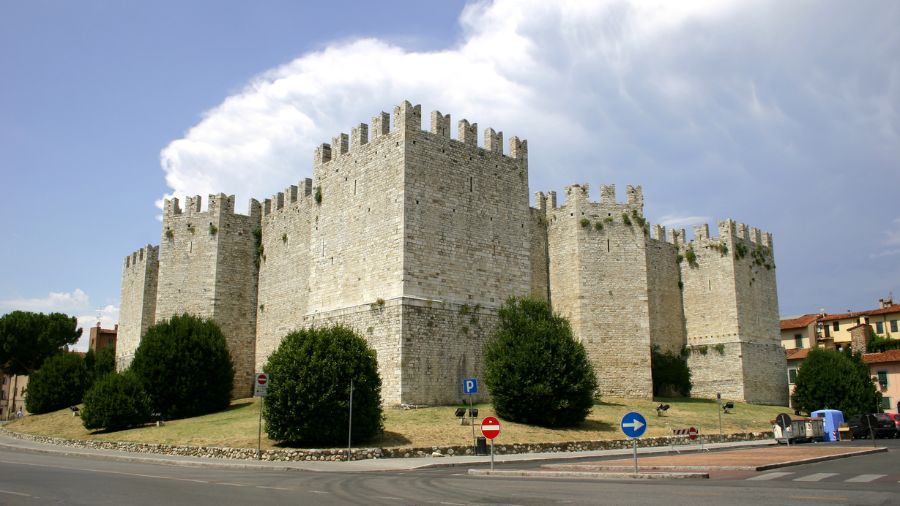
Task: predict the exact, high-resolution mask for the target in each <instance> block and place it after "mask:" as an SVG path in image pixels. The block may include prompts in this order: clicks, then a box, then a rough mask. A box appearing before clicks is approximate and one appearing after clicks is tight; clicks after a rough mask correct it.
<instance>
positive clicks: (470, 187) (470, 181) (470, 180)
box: [469, 176, 472, 192]
mask: <svg viewBox="0 0 900 506" xmlns="http://www.w3.org/2000/svg"><path fill="white" fill-rule="evenodd" d="M469 191H470V192H471V191H472V176H469Z"/></svg>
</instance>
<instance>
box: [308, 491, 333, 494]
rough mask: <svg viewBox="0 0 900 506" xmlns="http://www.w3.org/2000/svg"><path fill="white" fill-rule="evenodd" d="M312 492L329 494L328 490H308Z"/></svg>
mask: <svg viewBox="0 0 900 506" xmlns="http://www.w3.org/2000/svg"><path fill="white" fill-rule="evenodd" d="M310 492H312V493H313V494H329V493H330V492H326V491H324V490H310Z"/></svg>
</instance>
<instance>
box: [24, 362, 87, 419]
mask: <svg viewBox="0 0 900 506" xmlns="http://www.w3.org/2000/svg"><path fill="white" fill-rule="evenodd" d="M89 381H90V377H89V375H88V371H87V368H86V367H85V365H84V359H83V358H81V356H80V355H78V354H77V353H62V354H59V355H54V356H52V357H50V358H48V359H47V360H46V361H44V365H42V366H41V368H40V369H38V370H37V371H34V372H33V373H31V375H30V376H29V377H28V395H26V396H25V408H27V409H28V411H29V412H31V413H34V414H36V415H39V414H41V413H49V412H51V411H56V410H58V409H62V408H66V407H69V406H74V405H76V404H80V403H81V399H82V397H84V392H85V390H86V389H87V387H88V384H89Z"/></svg>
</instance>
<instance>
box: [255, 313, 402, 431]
mask: <svg viewBox="0 0 900 506" xmlns="http://www.w3.org/2000/svg"><path fill="white" fill-rule="evenodd" d="M263 370H264V371H265V372H266V373H268V374H270V375H271V377H270V380H269V387H268V392H267V396H266V398H265V404H264V406H265V408H264V411H263V413H264V415H265V419H266V432H267V433H268V434H269V437H270V438H272V439H275V440H277V441H288V442H292V443H297V444H303V445H332V444H339V443H344V442H346V441H347V427H348V422H349V407H350V406H349V404H350V381H351V379H352V380H353V424H352V431H353V432H352V439H353V441H357V442H359V441H365V440H368V439H371V438H372V437H373V436H375V435H376V434H379V433H381V431H382V429H383V427H384V422H383V417H382V411H381V377H380V376H379V375H378V363H377V361H376V359H375V352H374V351H373V350H372V349H371V348H369V346H368V344H366V341H365V339H363V338H362V337H360V336H359V335H357V334H356V333H355V332H353V331H352V330H350V329H349V328H347V327H343V326H335V327H325V328H314V329H304V330H298V331H296V332H293V333H291V334H288V335H287V336H286V337H285V338H284V340H283V341H282V342H281V345H280V346H279V347H278V349H277V350H276V351H275V353H273V354H272V355H271V356H270V357H269V361H268V363H267V364H266V366H265V367H264V369H263Z"/></svg>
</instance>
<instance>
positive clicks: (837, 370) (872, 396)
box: [793, 348, 881, 417]
mask: <svg viewBox="0 0 900 506" xmlns="http://www.w3.org/2000/svg"><path fill="white" fill-rule="evenodd" d="M794 383H795V389H794V395H793V399H794V405H795V406H796V407H797V408H799V409H800V410H802V411H806V412H811V411H814V410H817V409H823V408H830V409H837V410H840V411H842V412H843V413H844V416H846V417H850V416H852V415H856V414H863V413H875V412H879V411H881V408H880V404H881V393H880V392H878V390H877V389H876V388H875V384H874V383H872V380H871V378H870V377H869V367H868V366H867V365H866V364H865V363H863V361H862V355H861V354H860V353H849V352H840V351H835V350H825V349H822V348H813V349H812V350H810V352H809V355H807V357H806V360H804V361H803V365H802V366H801V367H800V370H799V371H798V372H797V379H796V380H795V381H794Z"/></svg>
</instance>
